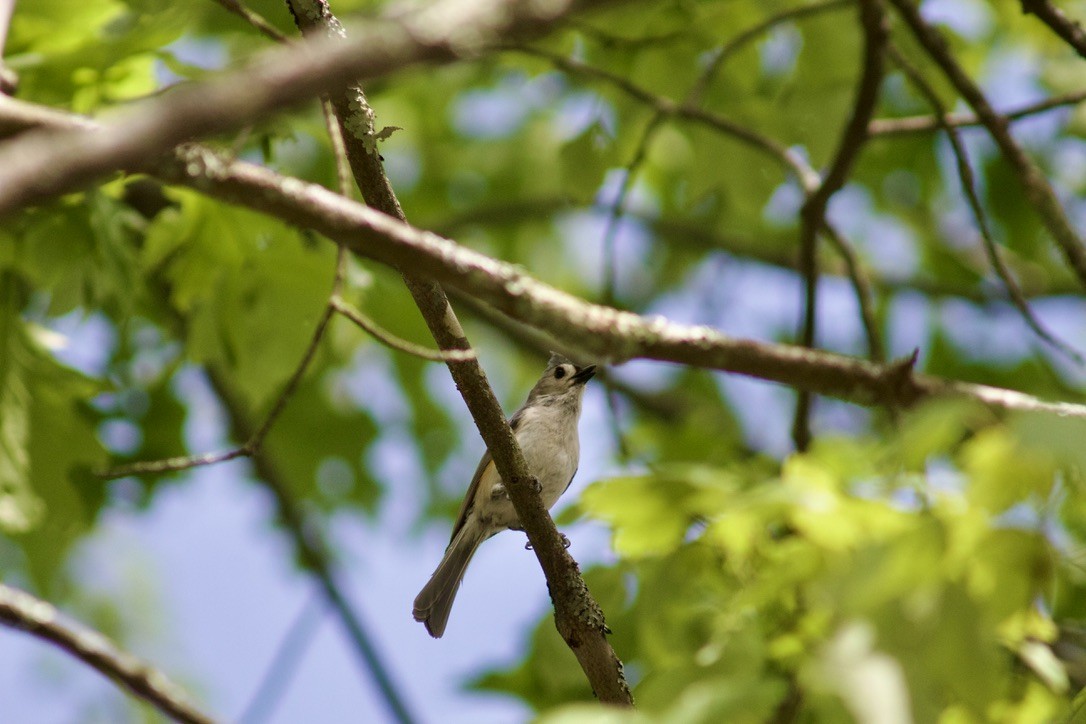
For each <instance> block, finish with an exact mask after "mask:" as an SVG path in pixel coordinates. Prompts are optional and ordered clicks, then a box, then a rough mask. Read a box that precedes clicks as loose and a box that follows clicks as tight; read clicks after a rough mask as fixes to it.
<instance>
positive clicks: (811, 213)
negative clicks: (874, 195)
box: [792, 0, 888, 452]
mask: <svg viewBox="0 0 1086 724" xmlns="http://www.w3.org/2000/svg"><path fill="white" fill-rule="evenodd" d="M860 24H861V26H862V27H863V33H864V50H863V61H862V62H863V65H862V68H863V72H862V73H861V74H860V78H859V81H858V85H857V88H856V99H855V101H854V102H853V108H852V113H851V114H850V115H849V119H848V122H847V123H846V124H845V127H844V129H843V130H842V132H841V140H840V142H839V143H838V147H837V152H836V153H835V154H834V157H833V161H832V162H831V163H830V167H829V170H828V171H827V172H826V175H825V176H824V177H823V180H822V183H820V184H819V186H818V189H816V190H815V191H814V193H812V194H810V195H809V196H808V197H807V200H806V201H805V202H804V203H803V207H802V208H801V209H800V244H799V248H800V274H801V275H802V276H803V279H804V289H805V292H804V300H803V324H802V331H801V333H800V341H799V343H800V345H801V346H803V347H808V348H813V347H814V346H815V324H816V319H817V306H818V264H817V261H818V232H819V230H820V229H822V227H823V226H824V225H825V222H826V207H827V206H828V204H829V201H830V198H831V197H832V196H833V195H834V194H835V193H837V191H838V190H840V188H841V187H842V186H844V185H845V181H846V180H847V179H848V175H849V173H850V172H851V170H852V166H853V164H854V163H855V162H856V159H857V158H858V157H859V154H860V150H861V148H862V147H863V144H864V142H865V141H866V140H867V124H868V123H869V122H870V121H871V117H872V116H873V115H874V112H875V105H876V102H877V101H878V94H879V88H880V86H881V85H882V78H883V47H884V46H885V44H886V38H887V34H888V29H887V26H886V19H885V16H884V13H883V9H882V4H881V0H861V1H860ZM838 240H840V237H838ZM810 412H811V394H810V393H809V392H807V391H800V392H799V395H798V399H797V401H796V412H795V418H794V420H793V423H792V439H793V441H794V442H795V445H796V449H797V450H799V451H800V452H802V451H804V450H806V449H807V446H808V445H809V444H810V441H811V429H810Z"/></svg>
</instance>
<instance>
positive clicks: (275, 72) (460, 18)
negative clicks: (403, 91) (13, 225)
mask: <svg viewBox="0 0 1086 724" xmlns="http://www.w3.org/2000/svg"><path fill="white" fill-rule="evenodd" d="M605 1H606V0H554V1H553V2H517V1H516V0H479V2H473V3H464V2H461V0H443V1H442V2H437V3H434V4H433V5H428V6H426V7H425V8H423V9H422V10H419V11H417V12H415V13H412V14H410V15H403V16H399V17H396V18H395V19H391V20H386V21H380V22H378V23H377V25H378V27H377V28H375V29H374V30H370V31H367V32H363V33H360V34H359V36H358V37H356V38H355V41H354V42H352V43H343V42H339V40H340V39H339V38H318V39H316V40H314V41H311V42H300V43H292V44H291V45H290V46H287V47H284V48H278V49H275V50H272V51H269V52H268V53H266V54H264V55H262V56H261V57H260V58H258V59H257V60H256V61H254V62H253V63H251V64H250V65H249V66H247V67H246V68H244V69H241V70H237V71H232V72H227V73H223V74H222V75H221V76H218V77H217V78H215V79H213V80H211V81H208V82H205V83H193V84H191V85H188V86H182V87H178V88H175V89H174V90H172V91H171V92H170V93H168V94H165V95H162V96H159V97H157V98H155V99H151V100H148V101H145V102H143V103H140V104H136V106H134V107H133V108H132V110H130V111H128V112H126V113H122V114H118V116H117V117H115V118H114V119H112V120H111V121H110V122H109V123H106V124H103V127H102V130H101V132H100V133H96V134H92V135H87V134H85V133H83V132H81V131H65V132H60V133H42V134H32V135H31V136H30V137H28V138H25V139H22V140H21V141H20V142H19V143H18V144H16V145H12V146H9V147H7V148H2V149H0V216H3V215H4V214H7V213H10V212H11V211H13V210H15V209H17V208H20V207H22V206H25V205H27V204H30V203H34V202H37V201H41V200H43V199H46V198H50V197H53V196H56V195H58V194H62V193H65V192H67V191H71V190H75V189H78V188H81V187H82V186H84V185H86V184H88V183H90V182H91V181H93V180H94V179H97V178H100V177H101V176H103V175H106V174H109V173H112V172H113V171H115V170H117V169H119V168H128V167H132V166H134V165H137V164H140V163H142V162H146V161H147V159H149V158H152V157H154V156H155V155H156V154H158V153H161V152H163V151H164V150H165V149H167V148H169V147H171V146H174V145H176V144H178V143H182V142H184V141H188V140H190V139H193V138H199V137H203V136H208V135H213V134H215V133H219V132H224V131H229V130H233V129H236V128H239V127H241V126H244V125H245V124H246V123H249V122H251V121H253V120H254V119H256V118H260V117H265V116H267V115H268V114H270V113H272V112H274V111H276V110H280V109H283V108H286V107H289V106H293V105H297V104H298V103H300V102H301V101H303V100H305V99H307V98H311V97H313V96H315V95H318V94H321V93H325V92H331V91H335V90H337V89H340V88H343V87H344V86H346V85H349V84H351V83H354V82H357V81H358V80H359V79H362V80H365V79H369V78H374V77H376V76H379V75H382V74H386V73H389V72H391V71H393V70H398V69H401V68H405V67H408V66H410V65H414V64H419V63H448V62H452V61H454V60H458V59H461V58H465V57H472V56H474V55H477V54H479V53H480V52H482V51H483V50H485V49H486V48H487V47H489V44H491V43H493V42H494V41H495V40H496V39H502V40H503V41H504V40H507V39H508V38H517V37H530V36H533V35H536V34H539V33H542V32H543V31H545V30H546V29H548V28H549V27H551V26H552V25H554V24H555V23H556V22H558V21H559V20H561V19H562V18H564V17H566V16H567V15H568V14H569V13H571V12H572V11H574V10H576V9H580V8H587V7H593V6H600V5H603V4H604V3H605ZM337 110H339V109H337ZM345 110H347V111H349V112H350V115H348V116H345V117H344V118H345V121H346V127H347V128H352V127H355V126H356V124H362V125H363V127H364V124H365V118H363V117H361V116H360V115H359V113H357V112H355V109H345ZM66 159H67V160H68V161H69V162H68V163H65V160H66ZM61 169H63V170H62V171H61Z"/></svg>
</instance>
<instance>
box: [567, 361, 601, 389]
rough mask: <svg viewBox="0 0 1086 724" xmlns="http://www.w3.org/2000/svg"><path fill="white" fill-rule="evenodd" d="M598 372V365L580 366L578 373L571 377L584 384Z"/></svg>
mask: <svg viewBox="0 0 1086 724" xmlns="http://www.w3.org/2000/svg"><path fill="white" fill-rule="evenodd" d="M595 374H596V365H588V366H587V367H579V368H578V369H577V374H575V375H573V377H571V378H570V379H572V380H573V381H574V382H576V383H577V384H579V385H583V384H584V383H586V382H588V381H589V380H590V379H592V377H593V376H594V375H595Z"/></svg>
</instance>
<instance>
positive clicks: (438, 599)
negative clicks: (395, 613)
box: [414, 353, 596, 638]
mask: <svg viewBox="0 0 1086 724" xmlns="http://www.w3.org/2000/svg"><path fill="white" fill-rule="evenodd" d="M595 373H596V366H595V365H588V366H587V367H577V366H576V365H574V364H573V363H572V362H570V361H569V360H568V359H566V358H565V357H562V356H561V355H557V354H553V353H552V354H551V358H550V361H549V362H548V363H547V369H546V370H545V371H544V372H543V376H542V377H541V378H540V379H539V382H536V383H535V387H533V388H532V391H531V392H529V393H528V401H527V402H525V403H524V406H523V407H521V408H520V409H519V410H517V411H516V413H515V414H514V415H513V418H512V419H511V420H510V421H509V424H510V426H511V427H512V428H513V433H514V434H515V435H516V438H517V442H518V443H519V444H520V448H521V450H523V451H524V460H525V461H526V462H527V463H528V469H529V470H531V471H532V473H533V474H534V475H535V476H536V479H538V480H539V486H540V491H539V495H540V497H541V498H543V505H545V506H547V508H550V507H551V506H552V505H554V504H555V503H556V502H557V501H558V498H559V497H560V496H561V495H562V493H564V492H566V488H568V487H569V484H570V483H571V482H572V481H573V476H574V474H575V473H576V472H577V463H578V461H579V459H580V454H581V451H580V442H579V440H578V438H577V421H578V419H579V418H580V416H581V398H582V397H584V386H585V383H586V382H588V381H589V380H590V379H592V375H594V374H595ZM506 528H510V529H513V530H520V529H521V528H520V521H519V520H518V519H517V513H516V511H515V510H513V504H512V502H510V500H509V493H508V492H506V490H505V486H504V485H503V484H502V480H501V476H499V475H498V471H497V469H496V468H495V467H494V461H493V460H492V459H491V457H490V451H489V450H488V451H487V452H486V454H484V455H483V459H482V460H480V461H479V467H478V468H476V469H475V476H474V477H472V479H471V486H470V487H468V492H467V495H465V496H464V502H463V503H461V504H460V512H459V514H457V516H456V524H455V525H453V533H452V540H450V541H449V547H448V548H446V549H445V557H444V558H442V559H441V563H439V564H438V566H437V569H436V570H435V571H434V574H433V575H432V576H430V581H429V582H428V583H427V584H426V585H425V586H423V587H422V591H420V592H419V595H418V596H417V597H416V598H415V607H414V615H415V620H416V621H422V622H423V623H424V624H426V630H427V631H429V632H430V635H431V636H433V637H434V638H441V634H443V633H445V624H446V623H448V620H449V611H450V610H451V609H452V604H453V599H455V598H456V590H457V589H458V588H459V587H460V581H462V580H463V578H464V571H466V570H467V567H468V563H469V562H471V557H472V556H473V555H474V554H475V549H476V548H478V547H479V544H480V543H482V542H483V541H485V540H486V539H487V538H490V537H491V536H493V535H495V534H496V533H500V532H501V531H503V530H505V529H506Z"/></svg>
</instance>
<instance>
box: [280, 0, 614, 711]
mask: <svg viewBox="0 0 1086 724" xmlns="http://www.w3.org/2000/svg"><path fill="white" fill-rule="evenodd" d="M287 2H288V7H289V8H290V10H291V12H292V14H293V15H294V18H295V22H296V23H297V25H298V26H299V28H300V29H301V30H302V31H303V32H304V33H318V34H321V35H324V36H325V37H326V38H328V39H330V40H331V41H332V42H336V41H340V44H341V45H346V43H343V42H342V41H343V40H344V32H343V29H342V26H341V25H340V23H339V21H338V20H337V19H336V17H335V16H334V15H333V14H332V12H331V10H330V9H329V8H328V4H327V2H325V0H287ZM492 22H493V21H492ZM331 100H332V105H333V106H334V108H335V110H336V116H337V117H338V119H339V122H340V127H341V129H342V132H343V140H344V143H345V144H346V150H347V158H348V160H349V161H350V164H351V169H352V170H353V171H354V175H355V180H356V182H357V183H358V187H359V189H360V190H361V191H362V195H363V198H365V200H366V203H368V204H369V205H370V206H372V207H374V208H375V209H377V210H378V211H380V212H383V213H384V214H387V215H388V218H392V219H396V220H398V221H401V222H403V221H406V218H405V216H404V213H403V209H402V208H401V207H400V203H399V200H398V199H397V198H396V194H395V192H394V191H393V189H392V185H391V183H390V182H389V180H388V177H387V176H386V175H385V172H384V167H383V165H382V163H381V157H380V154H379V153H378V152H377V134H376V133H375V129H374V125H373V122H374V113H373V110H372V109H371V108H370V106H369V103H368V101H367V99H366V96H365V94H364V93H363V91H362V88H361V87H360V86H357V85H350V86H348V87H347V88H345V89H344V90H343V91H341V92H338V93H335V94H333V95H332V97H331ZM396 266H397V268H398V269H399V270H400V271H401V273H402V274H403V278H404V282H405V283H406V285H407V288H408V290H409V291H410V293H411V296H412V297H413V298H414V300H415V304H416V305H417V306H418V308H419V311H420V312H421V313H422V316H423V318H424V319H425V321H426V324H427V326H428V327H429V328H430V332H431V334H432V335H433V337H434V340H435V341H436V342H437V343H438V346H439V347H440V348H441V349H442V351H444V352H447V353H457V352H459V353H460V354H461V355H465V356H466V355H470V357H467V358H466V359H461V360H459V361H453V360H451V359H448V360H446V361H447V364H448V367H449V371H450V373H451V374H452V377H453V380H454V381H455V382H456V386H457V389H458V390H459V391H460V393H461V395H462V396H463V398H464V402H465V403H466V405H467V407H468V410H469V411H470V412H471V415H472V418H473V419H474V420H475V424H476V426H477V427H478V428H479V432H480V434H481V435H482V437H483V441H484V442H485V443H486V446H487V449H488V450H490V452H491V455H492V456H493V458H494V462H495V465H496V467H497V469H498V472H499V474H500V475H501V477H502V479H503V480H504V481H505V483H506V489H507V490H508V491H509V496H510V499H511V500H512V503H513V507H514V509H515V510H516V512H517V517H518V518H519V519H520V523H521V525H522V526H523V527H524V529H525V532H526V533H527V535H528V540H529V543H530V544H531V547H532V549H533V550H534V551H535V553H536V557H537V559H538V560H539V562H540V565H541V566H542V568H543V572H544V574H545V575H546V578H547V584H548V588H549V589H550V593H551V599H552V601H553V602H554V612H555V613H554V615H555V624H556V626H557V628H558V631H559V633H560V634H561V635H562V638H563V639H564V640H565V641H566V643H567V644H568V645H569V647H570V649H571V650H572V651H573V653H574V655H575V656H576V657H577V660H578V662H579V663H580V664H581V668H582V669H583V670H584V672H585V675H586V677H587V678H588V681H589V683H590V684H591V686H592V690H593V691H594V692H595V694H596V696H597V698H599V700H600V701H602V702H605V703H611V704H618V705H626V706H629V705H631V704H632V703H633V700H632V698H631V696H630V690H629V687H628V686H627V684H626V679H625V676H624V675H623V670H622V662H621V661H619V659H618V656H617V655H616V654H615V652H614V650H613V649H612V648H611V645H610V644H609V643H608V641H607V637H606V634H607V632H608V629H607V626H606V624H605V622H604V616H603V611H602V609H601V608H600V607H599V604H598V603H596V601H595V599H593V597H592V595H591V593H589V591H588V587H587V586H586V585H585V583H584V579H583V578H581V576H580V571H579V569H578V567H577V563H576V561H574V560H573V558H572V556H570V554H569V552H568V550H566V547H565V545H564V544H563V542H562V538H561V536H560V534H559V533H558V529H557V528H556V527H555V525H554V521H553V520H551V517H550V514H549V513H548V512H547V510H546V508H545V507H544V506H543V503H542V500H541V499H540V497H539V495H538V493H536V492H534V490H533V485H532V482H533V481H534V478H533V476H532V472H531V471H530V470H529V469H528V466H527V463H526V462H525V461H524V456H523V454H522V453H521V450H520V447H519V445H518V444H517V441H516V438H515V437H514V436H513V432H512V430H511V428H510V427H509V423H508V422H507V421H506V418H505V413H504V412H503V411H502V408H501V405H500V404H499V402H498V400H497V397H496V396H495V395H494V391H493V390H492V389H491V387H490V383H489V382H488V381H487V378H486V373H485V372H484V371H483V369H482V367H481V366H480V364H479V362H478V359H476V358H475V356H474V354H473V353H472V350H471V345H470V343H469V342H468V340H467V338H466V337H465V335H464V330H463V329H462V327H461V326H460V322H459V320H458V319H457V317H456V313H455V312H454V311H453V309H452V306H451V305H450V304H449V300H448V298H447V297H446V295H445V291H444V290H443V289H442V288H441V286H440V285H439V284H438V283H437V282H435V281H433V280H432V279H429V278H427V277H426V276H425V275H424V274H420V273H418V272H416V271H415V270H414V268H413V265H406V266H404V265H396Z"/></svg>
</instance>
